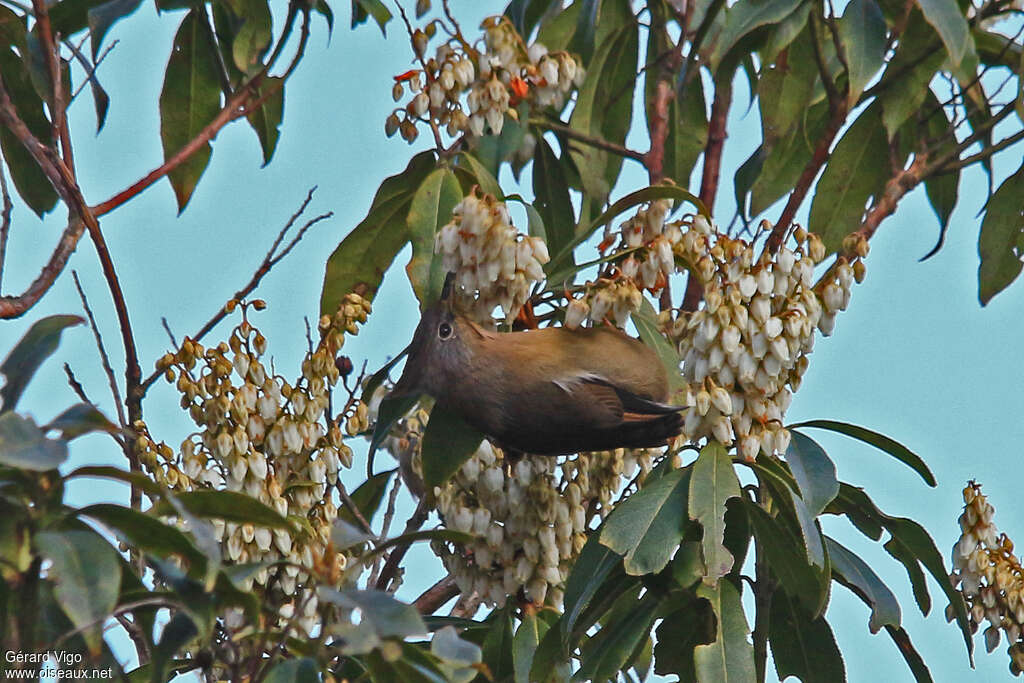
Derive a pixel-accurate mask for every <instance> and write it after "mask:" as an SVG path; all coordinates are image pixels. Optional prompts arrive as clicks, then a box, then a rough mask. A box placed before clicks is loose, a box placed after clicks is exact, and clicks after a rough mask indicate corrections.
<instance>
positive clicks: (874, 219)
mask: <svg viewBox="0 0 1024 683" xmlns="http://www.w3.org/2000/svg"><path fill="white" fill-rule="evenodd" d="M927 162H928V157H927V156H926V155H920V156H917V157H915V159H914V162H913V163H912V164H910V167H909V168H906V169H903V170H900V171H898V172H897V173H895V174H894V175H893V177H891V178H889V180H888V182H886V184H885V190H884V191H883V192H882V195H881V196H880V197H879V198H878V199H877V200H876V201H875V203H874V205H873V206H872V207H871V208H870V209H869V210H868V214H867V216H866V217H865V218H864V222H863V223H862V224H861V226H860V228H859V229H858V230H857V231H856V233H855V234H860V235H863V236H864V237H865V238H866V239H871V237H872V236H873V235H874V234H875V231H876V230H877V229H878V226H879V224H880V223H881V222H882V221H883V220H885V219H886V218H888V217H889V216H891V215H892V214H893V212H895V211H896V206H897V204H899V201H900V200H901V199H902V198H903V196H904V195H905V194H907V193H908V192H910V191H911V190H913V189H914V188H915V187H917V185H918V184H919V183H920V182H921V181H922V180H924V178H925V177H926V175H927V174H928V170H929V167H928V163H927Z"/></svg>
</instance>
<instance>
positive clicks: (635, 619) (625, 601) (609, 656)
mask: <svg viewBox="0 0 1024 683" xmlns="http://www.w3.org/2000/svg"><path fill="white" fill-rule="evenodd" d="M639 590H640V586H637V587H636V591H635V592H633V591H631V592H629V593H625V594H623V595H622V596H621V597H620V599H619V600H618V601H617V602H616V605H615V607H613V608H612V610H611V611H610V612H609V615H608V618H607V619H606V620H605V621H604V623H603V624H602V626H601V630H599V631H598V632H597V633H596V634H595V635H593V636H591V638H590V639H589V640H588V641H587V642H585V643H584V644H583V646H582V648H581V657H580V669H579V671H577V672H576V675H575V676H574V677H573V680H574V681H607V680H615V678H616V673H617V672H618V671H619V670H623V669H626V668H628V662H629V659H630V656H631V655H632V654H633V652H634V651H635V650H636V649H637V647H638V646H640V645H642V644H643V642H644V641H645V640H646V639H647V635H648V634H649V633H650V631H651V626H652V625H654V621H655V619H656V618H657V616H658V610H659V609H660V608H661V606H662V596H660V595H658V594H657V593H655V592H653V591H648V592H647V593H646V594H645V595H644V596H643V597H642V598H639V599H637V598H638V593H639Z"/></svg>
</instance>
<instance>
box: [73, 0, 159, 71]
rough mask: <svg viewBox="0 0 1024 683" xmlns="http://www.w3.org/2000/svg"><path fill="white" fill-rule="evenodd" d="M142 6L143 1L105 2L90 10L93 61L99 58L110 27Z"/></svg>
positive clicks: (112, 0) (121, 0)
mask: <svg viewBox="0 0 1024 683" xmlns="http://www.w3.org/2000/svg"><path fill="white" fill-rule="evenodd" d="M66 1H67V0H65V2H66ZM141 4H142V0H110V2H105V3H103V4H102V5H99V6H97V7H93V8H91V9H90V10H89V12H88V15H87V16H88V23H89V40H90V41H91V43H92V58H93V61H95V60H96V58H97V57H98V56H99V53H100V47H101V46H102V45H103V38H104V36H106V35H107V31H109V30H110V27H111V26H113V25H114V24H115V23H117V21H118V20H120V19H122V18H124V17H126V16H128V15H129V14H131V13H133V12H134V11H135V10H137V9H138V8H139V5H141Z"/></svg>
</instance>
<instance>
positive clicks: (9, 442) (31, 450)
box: [0, 411, 68, 472]
mask: <svg viewBox="0 0 1024 683" xmlns="http://www.w3.org/2000/svg"><path fill="white" fill-rule="evenodd" d="M67 457H68V445H67V442H66V441H63V440H56V439H48V438H46V435H45V434H44V433H43V430H41V429H39V427H37V426H36V423H35V422H33V421H32V418H31V417H23V416H21V415H19V414H18V413H15V412H14V411H8V412H6V413H0V464H4V465H8V466H10V467H17V468H20V469H26V470H33V471H37V472H45V471H47V470H52V469H54V468H56V467H57V466H58V465H60V464H61V463H62V462H64V461H65V460H66V459H67Z"/></svg>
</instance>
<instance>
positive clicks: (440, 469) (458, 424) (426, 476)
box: [420, 405, 484, 491]
mask: <svg viewBox="0 0 1024 683" xmlns="http://www.w3.org/2000/svg"><path fill="white" fill-rule="evenodd" d="M483 438H484V435H483V434H481V433H480V432H478V431H477V430H476V429H474V428H473V427H470V426H469V425H468V424H466V422H465V421H464V420H463V419H462V418H461V417H459V415H458V414H457V413H455V412H453V411H450V410H447V409H445V408H442V407H441V406H439V405H435V406H434V408H433V410H431V411H430V420H429V421H428V422H427V427H426V429H425V430H424V432H423V445H422V450H421V456H420V457H421V462H422V466H423V485H424V486H425V488H426V489H427V491H433V490H434V487H435V486H443V485H444V483H445V482H446V481H448V479H449V478H450V477H451V476H452V475H453V474H455V473H456V472H457V471H458V469H459V468H460V467H462V464H463V463H464V462H466V461H467V460H469V458H470V457H471V456H472V455H473V453H475V452H476V449H477V448H479V447H480V442H481V441H483Z"/></svg>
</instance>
